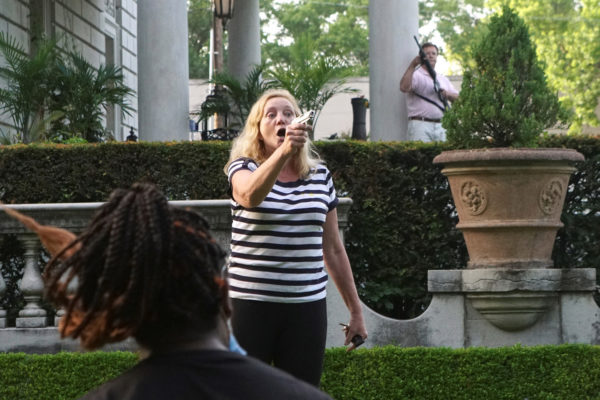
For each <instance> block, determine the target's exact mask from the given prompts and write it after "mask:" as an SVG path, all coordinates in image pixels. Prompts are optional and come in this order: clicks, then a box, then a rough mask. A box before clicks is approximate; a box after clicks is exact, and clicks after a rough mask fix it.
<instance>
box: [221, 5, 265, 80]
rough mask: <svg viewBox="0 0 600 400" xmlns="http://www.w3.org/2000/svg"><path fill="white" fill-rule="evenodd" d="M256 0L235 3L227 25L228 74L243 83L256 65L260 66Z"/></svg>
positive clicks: (258, 22)
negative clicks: (231, 16)
mask: <svg viewBox="0 0 600 400" xmlns="http://www.w3.org/2000/svg"><path fill="white" fill-rule="evenodd" d="M258 12H259V8H258V0H241V1H240V0H238V1H236V2H235V8H234V10H233V18H232V19H231V20H230V21H229V22H228V24H227V31H228V33H229V38H228V40H227V43H228V48H227V56H228V65H227V69H228V71H229V73H230V74H231V75H233V76H235V77H236V78H237V79H238V80H240V81H243V80H244V78H245V77H246V75H248V72H250V70H251V69H252V68H253V67H254V65H256V64H260V60H261V58H260V19H259V15H258Z"/></svg>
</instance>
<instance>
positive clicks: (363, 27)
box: [261, 0, 369, 76]
mask: <svg viewBox="0 0 600 400" xmlns="http://www.w3.org/2000/svg"><path fill="white" fill-rule="evenodd" d="M368 4H369V1H368V0H336V1H335V2H323V1H317V0H302V1H295V2H289V3H276V4H274V2H272V1H268V2H264V4H262V5H261V6H262V7H263V12H264V18H263V25H264V24H266V23H269V22H270V21H277V22H278V24H279V25H280V27H281V29H280V31H279V32H277V33H276V34H274V35H273V36H269V35H267V34H265V32H264V30H263V37H262V43H261V48H262V53H263V59H264V60H267V61H272V62H274V63H276V64H281V63H285V64H290V63H292V62H294V55H293V52H294V48H293V44H294V43H296V42H298V41H299V40H301V38H306V39H308V40H310V41H311V42H312V43H313V45H314V50H315V51H316V52H317V53H318V54H319V55H321V56H323V55H327V56H332V57H339V58H340V59H343V60H344V62H345V63H346V65H347V66H349V67H351V68H352V72H353V74H354V75H357V76H366V75H368V73H369V67H368V59H369V41H368V35H369V34H368Z"/></svg>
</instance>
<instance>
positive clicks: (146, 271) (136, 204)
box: [28, 183, 330, 400]
mask: <svg viewBox="0 0 600 400" xmlns="http://www.w3.org/2000/svg"><path fill="white" fill-rule="evenodd" d="M28 226H29V225H28ZM47 228H49V227H47ZM52 229H53V230H54V231H56V230H60V229H59V228H54V227H52ZM42 231H43V230H39V231H37V230H36V232H37V233H38V234H39V235H40V238H41V240H42V243H48V239H49V238H47V237H44V234H43V233H40V232H42ZM65 232H66V231H64V232H63V233H65ZM55 233H56V232H52V233H51V234H52V235H53V237H55V238H56V237H63V238H65V243H64V245H63V246H60V250H59V251H54V252H55V254H52V255H53V257H52V259H51V260H50V262H49V263H48V265H47V266H46V268H45V271H44V280H45V283H46V287H45V295H46V298H47V299H49V300H50V301H51V302H53V303H54V304H55V305H57V306H58V307H62V308H63V309H64V310H65V314H64V316H63V317H62V320H61V322H60V324H59V331H60V333H61V335H62V337H70V338H75V339H76V338H79V339H80V341H81V344H82V346H83V347H84V348H86V349H96V348H99V347H101V346H103V345H104V344H107V343H112V342H118V341H121V340H124V339H126V338H128V337H133V338H135V340H136V341H137V342H138V343H139V344H140V346H141V347H142V348H143V349H145V350H147V354H148V356H147V357H146V358H144V359H143V360H142V361H140V362H139V363H138V364H137V365H136V366H134V367H133V368H132V369H131V370H129V371H127V372H125V373H124V374H123V375H121V376H119V377H117V378H115V379H114V380H112V381H110V382H107V383H105V384H103V385H102V386H100V387H98V388H97V389H95V390H93V391H91V392H89V393H88V394H86V395H85V396H84V397H83V399H86V400H104V399H130V400H138V399H139V400H141V399H144V400H152V399H178V400H185V399H261V400H262V399H330V397H329V396H327V395H326V394H325V393H323V392H321V391H319V390H317V389H316V388H314V387H313V386H311V385H309V384H307V383H305V382H302V381H300V380H298V379H296V378H294V377H292V376H291V375H288V374H287V373H284V372H282V371H279V370H277V369H275V368H273V367H271V366H268V365H266V364H264V363H262V362H260V361H257V360H255V359H253V358H250V357H244V356H242V355H239V354H236V353H234V352H231V351H228V346H229V340H230V333H229V327H228V318H229V317H230V314H231V309H230V303H229V298H228V283H227V281H226V279H224V277H223V276H222V274H223V271H222V266H223V263H224V258H225V255H226V254H225V252H224V251H223V250H222V249H221V248H220V246H219V245H218V244H217V242H216V241H215V239H214V238H213V237H212V236H211V234H210V232H209V230H208V224H207V222H206V221H205V220H204V218H202V217H201V216H200V215H199V214H197V213H195V212H192V211H188V210H184V209H180V208H176V207H173V206H171V205H169V203H168V202H167V199H166V198H165V196H164V195H163V194H162V193H161V192H160V191H159V190H158V189H157V188H156V187H155V186H154V185H151V184H141V183H138V184H134V185H133V186H132V187H131V188H130V189H118V190H115V191H114V192H113V193H112V194H111V195H110V197H109V199H108V201H107V202H106V203H105V204H104V205H103V206H102V207H101V208H100V209H99V210H98V211H97V213H96V215H95V216H94V218H93V219H92V221H91V222H90V224H89V226H88V227H87V228H86V229H85V230H84V231H83V233H81V234H80V235H79V236H74V235H72V234H70V233H68V232H66V234H64V235H58V236H57V235H55ZM47 247H48V246H47ZM53 248H57V246H53Z"/></svg>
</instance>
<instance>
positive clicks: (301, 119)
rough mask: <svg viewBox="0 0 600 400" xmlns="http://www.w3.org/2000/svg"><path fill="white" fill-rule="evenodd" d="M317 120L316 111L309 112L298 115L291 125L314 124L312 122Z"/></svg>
mask: <svg viewBox="0 0 600 400" xmlns="http://www.w3.org/2000/svg"><path fill="white" fill-rule="evenodd" d="M314 118H315V111H314V110H309V111H307V112H305V113H304V114H302V115H298V116H297V117H296V118H294V119H293V120H292V122H290V124H309V125H310V124H312V120H313V119H314Z"/></svg>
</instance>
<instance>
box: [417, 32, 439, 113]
mask: <svg viewBox="0 0 600 400" xmlns="http://www.w3.org/2000/svg"><path fill="white" fill-rule="evenodd" d="M413 38H414V39H415V42H417V46H418V47H419V57H421V64H423V65H425V68H427V72H429V76H431V79H433V90H435V92H436V93H437V95H438V98H439V99H440V101H441V102H442V104H443V105H444V109H443V110H442V111H446V110H447V109H448V99H446V96H444V95H443V94H442V91H441V90H440V83H439V82H438V80H437V76H436V74H435V69H433V67H432V66H431V64H430V63H429V60H428V59H427V56H426V55H425V52H424V51H423V48H422V47H421V44H419V41H418V40H417V37H416V36H413Z"/></svg>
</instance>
